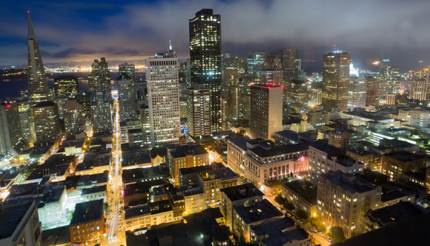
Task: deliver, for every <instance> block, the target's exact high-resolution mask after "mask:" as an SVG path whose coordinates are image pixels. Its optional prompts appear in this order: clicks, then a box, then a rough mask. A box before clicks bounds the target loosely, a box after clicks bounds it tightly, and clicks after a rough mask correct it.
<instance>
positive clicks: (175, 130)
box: [146, 49, 180, 145]
mask: <svg viewBox="0 0 430 246" xmlns="http://www.w3.org/2000/svg"><path fill="white" fill-rule="evenodd" d="M178 69H179V65H178V59H177V58H176V55H175V52H174V51H173V50H171V49H170V50H169V51H168V52H166V53H160V54H157V55H155V56H154V57H153V58H150V59H148V60H147V61H146V80H147V86H148V106H149V116H150V124H151V131H152V132H151V139H152V144H153V145H158V144H164V143H177V142H178V141H179V136H180V110H179V77H178Z"/></svg>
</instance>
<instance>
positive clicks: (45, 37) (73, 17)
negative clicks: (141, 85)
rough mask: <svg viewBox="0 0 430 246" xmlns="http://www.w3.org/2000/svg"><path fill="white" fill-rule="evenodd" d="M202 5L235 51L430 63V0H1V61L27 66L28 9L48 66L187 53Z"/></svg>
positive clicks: (317, 59) (314, 58)
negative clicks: (191, 25) (335, 52)
mask: <svg viewBox="0 0 430 246" xmlns="http://www.w3.org/2000/svg"><path fill="white" fill-rule="evenodd" d="M200 8H213V9H214V10H215V13H219V14H221V18H222V41H223V51H224V52H229V53H232V54H238V55H245V54H247V53H248V52H251V51H273V50H277V49H280V48H283V47H295V48H298V49H299V50H300V51H301V53H302V56H303V58H304V60H305V61H307V62H309V63H310V62H311V61H315V63H320V60H321V55H322V54H323V53H324V52H327V51H330V50H332V49H333V48H334V47H336V48H338V49H342V50H346V51H349V52H350V53H351V54H352V56H353V60H354V62H355V63H360V64H362V65H363V66H364V65H365V64H366V63H367V62H368V61H369V60H371V59H372V58H377V57H384V58H390V59H391V60H392V61H393V63H394V64H395V65H397V66H399V67H400V68H402V69H409V68H413V67H415V66H417V62H418V61H419V60H423V61H424V63H425V64H430V30H429V29H430V28H429V24H430V14H429V10H430V1H428V0H359V1H357V0H264V1H263V0H177V1H173V0H152V1H142V0H141V1H136V0H132V1H125V0H91V1H89V0H61V1H60V0H59V1H51V0H44V1H42V0H13V1H12V0H2V1H1V2H0V64H25V63H26V53H27V50H26V40H25V36H26V23H25V22H26V18H25V12H26V10H27V9H31V10H32V13H33V20H34V27H35V31H36V35H37V37H38V39H39V43H40V46H41V49H42V55H43V59H44V61H45V62H46V63H52V62H69V61H75V62H83V63H89V62H90V61H91V60H92V59H94V58H95V57H98V56H102V55H103V56H106V57H107V58H108V60H115V61H123V60H131V61H132V60H141V59H142V57H143V56H144V55H148V54H152V53H154V52H155V51H158V50H161V49H164V48H165V47H167V45H168V40H169V39H171V40H172V42H173V45H174V46H175V48H176V49H177V51H178V53H179V54H180V56H187V53H188V47H187V43H188V19H189V18H191V17H192V16H194V13H195V12H196V11H197V10H199V9H200Z"/></svg>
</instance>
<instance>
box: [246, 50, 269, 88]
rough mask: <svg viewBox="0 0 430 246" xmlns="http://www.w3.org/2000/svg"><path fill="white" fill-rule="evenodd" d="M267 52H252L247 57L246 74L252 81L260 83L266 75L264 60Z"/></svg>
mask: <svg viewBox="0 0 430 246" xmlns="http://www.w3.org/2000/svg"><path fill="white" fill-rule="evenodd" d="M265 60H266V54H265V53H263V52H256V53H252V54H250V55H249V56H248V58H247V59H246V74H247V78H248V80H249V81H250V82H254V83H260V82H261V81H262V79H263V77H264V62H265Z"/></svg>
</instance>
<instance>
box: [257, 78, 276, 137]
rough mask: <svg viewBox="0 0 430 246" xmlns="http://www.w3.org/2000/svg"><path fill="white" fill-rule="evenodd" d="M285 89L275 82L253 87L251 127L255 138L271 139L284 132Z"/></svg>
mask: <svg viewBox="0 0 430 246" xmlns="http://www.w3.org/2000/svg"><path fill="white" fill-rule="evenodd" d="M283 95H284V88H283V87H282V86H281V85H279V84H275V83H273V82H269V83H267V84H261V85H258V84H255V85H251V114H250V120H249V127H250V131H251V136H252V137H253V138H263V139H271V138H272V135H273V133H275V132H277V131H280V130H282V102H283Z"/></svg>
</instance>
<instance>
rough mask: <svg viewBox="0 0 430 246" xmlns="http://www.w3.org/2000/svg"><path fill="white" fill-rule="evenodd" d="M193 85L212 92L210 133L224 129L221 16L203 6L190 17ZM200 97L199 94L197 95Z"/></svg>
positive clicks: (195, 87)
mask: <svg viewBox="0 0 430 246" xmlns="http://www.w3.org/2000/svg"><path fill="white" fill-rule="evenodd" d="M189 34H190V71H191V74H190V78H191V87H192V88H194V89H206V90H209V94H210V103H209V105H210V107H209V109H210V118H211V125H210V126H211V128H210V131H211V132H217V131H219V130H220V129H221V125H222V117H221V116H222V115H221V16H220V15H217V14H214V13H213V10H212V9H201V10H199V11H198V12H197V13H196V14H195V16H194V17H193V18H191V19H190V20H189ZM196 96H197V97H200V96H199V94H197V95H196Z"/></svg>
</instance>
